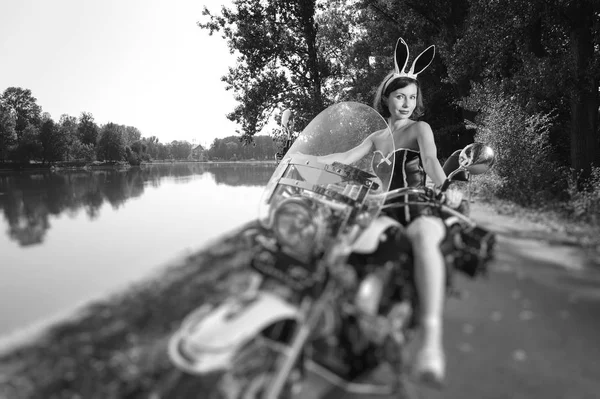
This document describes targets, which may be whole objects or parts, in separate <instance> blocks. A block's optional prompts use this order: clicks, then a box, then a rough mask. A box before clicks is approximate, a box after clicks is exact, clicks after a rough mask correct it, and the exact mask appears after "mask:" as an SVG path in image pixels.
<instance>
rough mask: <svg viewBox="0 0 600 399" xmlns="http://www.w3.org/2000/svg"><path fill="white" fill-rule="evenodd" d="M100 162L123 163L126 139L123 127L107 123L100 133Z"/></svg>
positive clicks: (98, 151)
mask: <svg viewBox="0 0 600 399" xmlns="http://www.w3.org/2000/svg"><path fill="white" fill-rule="evenodd" d="M96 152H97V155H98V159H99V160H106V161H121V160H123V158H124V157H125V138H124V131H123V127H122V126H120V125H117V124H115V123H107V124H106V125H104V126H103V127H102V129H101V131H100V139H99V140H98V145H97V147H96Z"/></svg>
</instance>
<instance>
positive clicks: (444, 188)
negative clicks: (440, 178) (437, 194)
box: [440, 179, 450, 193]
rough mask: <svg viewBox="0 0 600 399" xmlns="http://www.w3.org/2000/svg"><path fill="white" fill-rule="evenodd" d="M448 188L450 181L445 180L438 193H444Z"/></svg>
mask: <svg viewBox="0 0 600 399" xmlns="http://www.w3.org/2000/svg"><path fill="white" fill-rule="evenodd" d="M448 187H450V179H446V180H445V181H444V183H443V184H442V187H440V191H441V192H442V193H443V192H444V191H446V190H448Z"/></svg>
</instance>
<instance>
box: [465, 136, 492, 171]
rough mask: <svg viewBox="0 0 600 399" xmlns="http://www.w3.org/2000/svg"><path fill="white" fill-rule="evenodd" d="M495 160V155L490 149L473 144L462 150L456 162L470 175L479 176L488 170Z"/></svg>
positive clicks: (482, 145) (483, 145)
mask: <svg viewBox="0 0 600 399" xmlns="http://www.w3.org/2000/svg"><path fill="white" fill-rule="evenodd" d="M495 160H496V155H495V154H494V150H492V148H491V147H488V146H487V145H485V144H482V143H473V144H469V145H468V146H466V147H465V148H463V150H462V151H461V152H460V155H459V160H458V162H459V164H460V166H461V167H463V168H466V169H467V170H468V171H469V173H471V174H472V175H480V174H482V173H485V172H487V171H488V170H490V168H491V167H492V166H493V165H494V161H495Z"/></svg>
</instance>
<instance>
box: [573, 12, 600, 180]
mask: <svg viewBox="0 0 600 399" xmlns="http://www.w3.org/2000/svg"><path fill="white" fill-rule="evenodd" d="M573 7H574V8H576V9H574V10H572V11H573V12H572V14H571V15H572V16H573V18H572V29H571V50H572V56H573V61H572V62H573V69H574V72H575V84H574V87H573V92H572V95H571V98H570V103H571V166H572V167H573V169H574V173H575V174H576V176H577V177H578V184H579V185H580V186H581V184H582V183H583V182H584V181H585V179H587V178H588V177H589V176H590V175H591V171H592V165H593V164H594V163H595V162H596V161H597V160H598V137H597V128H598V105H599V101H598V79H596V78H595V77H594V71H593V70H592V61H593V57H594V42H593V36H592V31H593V25H594V12H593V6H592V3H591V2H590V1H581V2H578V3H576V5H575V6H573Z"/></svg>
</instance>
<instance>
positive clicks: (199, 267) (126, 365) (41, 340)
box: [0, 221, 258, 398]
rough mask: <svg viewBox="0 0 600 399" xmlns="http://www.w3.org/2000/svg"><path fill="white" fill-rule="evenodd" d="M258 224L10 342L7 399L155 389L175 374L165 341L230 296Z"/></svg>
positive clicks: (3, 366) (5, 363)
mask: <svg viewBox="0 0 600 399" xmlns="http://www.w3.org/2000/svg"><path fill="white" fill-rule="evenodd" d="M257 226H258V224H257V222H256V221H253V222H249V223H246V224H243V225H242V226H240V227H239V228H237V229H234V230H233V231H231V232H229V233H226V234H224V235H222V236H221V237H217V238H215V239H214V240H212V241H210V242H208V243H207V244H206V245H205V246H204V247H203V249H200V250H198V251H196V252H194V253H192V254H187V255H183V256H182V257H180V258H178V259H174V260H173V261H171V262H168V263H167V264H165V265H164V266H161V267H159V268H158V269H157V270H156V271H155V272H154V273H151V275H149V276H146V277H145V278H143V279H141V280H139V281H137V282H135V283H132V284H130V285H129V286H127V287H124V288H123V289H121V290H119V291H118V292H114V293H113V294H112V295H110V296H107V297H103V298H96V299H92V300H91V301H89V302H87V303H86V304H84V305H82V306H81V307H79V308H78V309H76V311H74V312H70V313H68V314H64V317H60V318H58V319H57V320H56V321H55V322H54V323H50V324H48V325H45V326H43V328H42V329H38V330H34V329H31V330H30V331H29V330H28V331H26V333H27V334H26V335H25V336H23V337H20V338H13V339H12V341H10V342H5V346H4V347H3V348H0V397H7V398H12V397H19V398H26V397H44V398H50V397H72V396H73V395H76V394H79V395H80V396H81V395H82V396H81V397H129V395H130V393H131V391H130V390H131V389H132V386H135V388H134V389H135V390H143V391H146V390H148V389H153V388H155V385H156V383H157V382H156V378H157V375H161V373H162V372H163V371H164V370H165V367H167V368H171V367H170V364H169V362H168V359H167V358H166V352H165V350H164V349H165V348H164V343H165V342H166V340H167V339H168V337H169V336H170V334H171V333H172V332H173V331H174V329H175V328H176V327H177V326H178V325H179V323H180V322H181V321H182V320H183V318H184V317H185V315H187V314H188V313H189V312H190V311H192V310H193V309H195V308H196V307H198V306H200V305H201V304H203V303H206V302H207V301H215V300H217V299H219V298H222V297H223V296H224V295H225V292H226V290H227V287H228V286H229V285H230V284H231V280H230V277H232V275H233V274H234V273H232V272H234V271H237V270H240V269H241V268H243V267H244V265H246V264H247V261H248V259H250V252H249V251H250V246H249V245H248V241H246V240H244V239H243V235H244V232H245V231H247V230H248V229H254V228H256V227H257ZM11 342H12V344H13V345H12V346H10V343H11ZM92 383H93V384H92ZM81 384H83V385H81ZM59 387H70V388H59ZM144 397H147V395H145V396H144Z"/></svg>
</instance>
